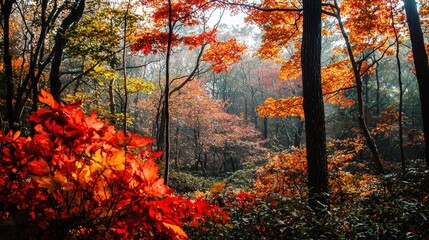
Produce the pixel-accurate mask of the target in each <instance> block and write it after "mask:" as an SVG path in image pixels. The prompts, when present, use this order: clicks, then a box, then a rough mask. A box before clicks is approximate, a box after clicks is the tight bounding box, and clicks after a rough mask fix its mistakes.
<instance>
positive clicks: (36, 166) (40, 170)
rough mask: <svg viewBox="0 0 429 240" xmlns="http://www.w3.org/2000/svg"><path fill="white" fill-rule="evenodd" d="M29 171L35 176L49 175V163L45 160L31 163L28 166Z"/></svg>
mask: <svg viewBox="0 0 429 240" xmlns="http://www.w3.org/2000/svg"><path fill="white" fill-rule="evenodd" d="M27 168H28V170H29V171H30V172H31V173H33V174H34V175H39V176H40V175H45V174H48V173H49V166H48V163H46V161H45V160H44V159H38V160H34V161H31V162H29V163H28V164H27Z"/></svg>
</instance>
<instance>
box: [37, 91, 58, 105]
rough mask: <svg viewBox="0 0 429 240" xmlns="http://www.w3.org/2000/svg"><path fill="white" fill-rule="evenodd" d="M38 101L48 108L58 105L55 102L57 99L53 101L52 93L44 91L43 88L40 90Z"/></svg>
mask: <svg viewBox="0 0 429 240" xmlns="http://www.w3.org/2000/svg"><path fill="white" fill-rule="evenodd" d="M39 101H40V102H41V103H44V104H46V105H48V106H49V107H50V108H57V107H58V106H59V104H58V103H57V101H55V99H54V97H53V96H52V94H50V93H49V92H47V91H45V90H44V89H41V90H40V94H39Z"/></svg>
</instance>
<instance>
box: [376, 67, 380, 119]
mask: <svg viewBox="0 0 429 240" xmlns="http://www.w3.org/2000/svg"><path fill="white" fill-rule="evenodd" d="M375 80H376V83H377V93H376V95H375V96H376V101H377V103H376V114H377V116H380V78H379V76H378V62H376V63H375Z"/></svg>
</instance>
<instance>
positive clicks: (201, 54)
mask: <svg viewBox="0 0 429 240" xmlns="http://www.w3.org/2000/svg"><path fill="white" fill-rule="evenodd" d="M206 45H207V44H203V45H202V46H201V49H200V52H199V53H198V57H197V63H196V64H195V67H194V70H192V72H191V74H189V76H188V77H187V78H186V79H185V81H183V82H182V83H181V84H180V85H179V86H177V87H175V88H174V89H173V90H171V92H170V93H169V95H170V96H171V94H173V93H174V92H177V91H179V90H180V89H181V88H183V87H184V86H185V84H186V83H188V82H190V81H191V80H192V79H193V78H194V77H195V75H196V73H197V71H198V68H199V67H200V62H201V57H202V56H203V52H204V48H205V47H206Z"/></svg>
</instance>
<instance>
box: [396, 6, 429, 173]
mask: <svg viewBox="0 0 429 240" xmlns="http://www.w3.org/2000/svg"><path fill="white" fill-rule="evenodd" d="M390 15H391V19H392V28H393V32H394V33H395V41H396V54H395V57H396V67H397V69H398V85H399V116H398V125H399V151H400V154H401V167H402V173H404V174H405V169H406V162H405V151H404V133H403V132H404V131H403V126H402V125H403V124H402V106H403V103H404V101H403V95H404V91H403V89H402V72H401V60H400V58H399V46H400V42H399V40H400V39H399V35H398V31H397V30H396V26H395V18H394V14H393V9H391V10H390ZM428 80H429V79H428Z"/></svg>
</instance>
